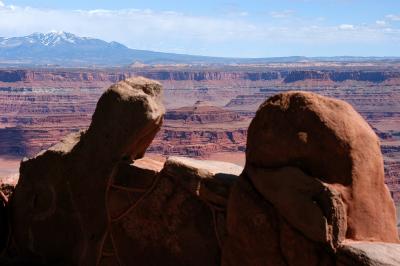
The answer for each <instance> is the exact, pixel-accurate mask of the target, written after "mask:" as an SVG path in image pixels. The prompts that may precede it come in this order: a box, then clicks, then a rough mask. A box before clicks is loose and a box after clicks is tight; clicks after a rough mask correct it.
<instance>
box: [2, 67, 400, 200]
mask: <svg viewBox="0 0 400 266" xmlns="http://www.w3.org/2000/svg"><path fill="white" fill-rule="evenodd" d="M399 73H400V71H398V70H396V68H395V67H391V68H382V67H379V68H378V67H377V68H376V69H375V70H374V67H373V66H372V67H369V68H361V69H358V68H354V67H352V68H345V69H302V68H300V69H297V68H293V67H292V68H287V69H285V68H284V67H282V66H281V67H279V68H276V69H273V68H271V67H246V68H244V67H233V66H231V67H225V68H218V67H207V68H200V69H194V68H190V67H186V68H185V67H170V68H165V67H164V68H162V67H153V68H143V69H142V68H138V69H109V70H107V69H99V70H91V69H76V70H74V69H25V70H9V69H8V70H0V158H1V159H3V161H0V169H3V171H0V175H1V174H2V173H1V172H3V175H4V173H7V175H8V174H9V173H11V172H17V169H16V167H15V165H16V164H15V163H9V162H10V160H20V159H22V158H23V157H25V156H28V157H29V156H33V155H34V154H36V153H37V152H39V151H40V150H42V149H46V148H48V147H49V146H51V145H52V144H54V143H55V142H56V141H57V140H58V139H59V138H61V137H62V136H65V135H67V134H68V133H71V132H77V131H79V130H82V129H84V128H86V127H87V126H88V125H89V123H90V119H91V116H92V114H93V112H94V109H95V106H96V102H97V100H98V99H99V97H100V95H101V93H102V92H103V91H104V89H105V88H106V87H108V86H109V85H110V84H111V83H114V82H116V81H118V80H122V79H125V78H129V77H131V76H137V75H143V76H147V77H151V78H154V79H157V80H159V81H160V82H162V84H163V85H164V88H165V89H164V104H165V106H166V108H167V113H166V116H165V123H164V125H163V127H162V129H161V131H160V132H159V133H158V134H157V136H156V138H155V140H154V141H153V144H152V145H151V146H150V148H149V152H150V153H151V154H153V155H154V156H156V157H157V158H160V159H162V157H165V156H168V155H184V156H191V157H200V158H209V159H218V160H219V159H221V160H226V161H230V162H235V163H238V164H241V165H243V164H244V150H245V148H246V141H245V140H246V137H247V127H248V125H249V123H250V119H251V118H253V117H254V115H255V112H256V110H257V108H258V106H259V105H260V104H261V103H262V102H263V101H264V100H265V99H266V98H268V97H270V96H271V95H273V94H277V93H280V92H284V91H291V90H305V91H310V92H316V93H319V94H321V95H325V96H330V97H334V98H339V99H342V100H345V101H347V102H350V103H351V104H352V105H353V106H354V107H355V108H356V110H357V111H358V112H360V113H361V115H362V116H363V117H364V118H365V119H366V120H367V121H368V122H369V123H370V125H371V126H372V127H373V128H374V130H375V132H376V133H377V134H378V135H379V137H380V139H381V142H382V152H383V154H384V160H385V171H386V182H387V184H388V185H389V187H390V189H391V191H392V193H393V197H394V198H395V200H396V201H397V202H400V133H399V132H400V100H399V99H400V81H399V79H398V76H399ZM197 101H203V102H206V103H207V105H208V106H209V107H207V108H204V104H203V105H202V106H200V109H199V108H197V109H195V108H196V106H197V105H198V104H196V102H197ZM200 105H201V104H200ZM197 107H198V106H197ZM3 162H4V163H3Z"/></svg>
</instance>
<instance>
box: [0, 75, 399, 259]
mask: <svg viewBox="0 0 400 266" xmlns="http://www.w3.org/2000/svg"><path fill="white" fill-rule="evenodd" d="M160 91H161V86H160V84H158V83H156V82H152V81H149V80H146V79H143V78H139V79H132V80H127V81H124V82H120V83H118V84H116V85H114V86H112V87H111V88H110V89H109V90H107V91H106V93H105V94H104V95H103V96H102V97H101V98H100V100H99V103H98V105H97V108H96V111H95V114H94V116H93V121H92V124H91V126H90V127H89V129H88V131H87V132H82V133H78V134H75V135H71V136H69V137H67V138H66V139H64V140H63V141H62V142H61V143H59V144H57V145H55V146H54V147H52V148H51V149H49V150H47V151H44V152H42V153H40V154H38V155H37V156H36V157H34V158H32V159H29V160H25V161H24V162H22V164H21V171H20V180H19V182H18V184H17V187H16V190H15V192H14V194H13V196H12V199H11V204H10V205H9V208H10V211H11V217H10V218H9V219H10V220H9V222H10V224H11V228H12V234H11V242H9V245H8V250H7V251H8V255H10V256H14V257H16V258H17V259H20V258H23V259H25V260H27V261H28V263H30V264H31V263H33V262H37V263H41V264H47V265H54V264H58V265H60V264H67V265H133V264H135V265H220V264H222V265H243V266H246V265H300V266H301V265H332V266H333V265H343V266H344V265H346V266H350V265H368V266H372V265H382V266H383V265H397V264H398V262H399V260H398V257H399V256H398V255H399V254H400V245H399V244H397V242H398V236H397V231H396V223H395V217H394V216H395V211H394V206H393V201H392V200H391V199H390V196H389V193H388V190H387V188H386V187H385V185H384V179H383V163H382V155H381V153H380V150H379V143H378V139H377V137H376V135H375V134H374V133H373V131H372V129H371V128H370V127H369V126H368V124H367V123H365V121H364V120H363V119H362V118H361V117H360V116H359V115H358V114H357V113H356V112H355V111H354V110H353V109H352V107H350V105H348V104H346V103H344V102H342V101H339V100H334V99H330V98H326V97H322V96H318V95H315V94H312V93H304V92H291V93H285V94H280V95H277V96H274V97H271V98H270V99H269V100H267V101H266V102H265V103H264V104H263V105H262V106H261V107H260V109H259V110H258V112H257V115H256V117H255V118H254V120H253V121H252V123H251V126H250V128H249V135H248V140H247V147H248V148H247V151H246V166H245V169H244V171H243V172H242V169H241V168H240V167H237V166H234V165H232V164H227V163H221V162H211V161H203V162H202V161H196V160H192V159H185V158H169V159H168V160H167V161H166V162H165V164H164V166H162V164H161V163H158V162H154V161H152V160H148V159H147V160H137V159H138V158H140V157H142V156H143V155H144V152H145V150H146V149H147V147H148V146H149V144H150V142H151V141H152V139H153V138H154V136H155V133H156V132H157V130H159V128H160V126H161V121H162V116H163V107H162V105H161V103H160V94H161V92H160ZM206 117H207V116H206ZM131 160H136V161H135V162H134V164H130V162H131ZM241 172H242V173H241ZM240 173H241V175H240V177H239V176H238V175H239V174H240ZM0 210H1V209H0ZM5 219H7V218H4V216H1V213H0V221H2V222H4V220H5ZM0 228H4V226H3V227H0ZM3 239H4V238H3ZM354 240H358V242H354ZM368 241H375V242H368ZM376 241H381V242H385V243H379V242H376ZM54 243H57V245H55V244H54ZM389 243H392V244H389ZM377 251H380V252H381V253H377ZM2 259H5V258H0V262H2ZM7 263H8V262H7Z"/></svg>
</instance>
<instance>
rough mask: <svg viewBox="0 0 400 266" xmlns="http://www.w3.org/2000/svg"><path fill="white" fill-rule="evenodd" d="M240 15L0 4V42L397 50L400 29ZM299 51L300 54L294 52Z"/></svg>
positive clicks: (197, 50)
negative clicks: (26, 38)
mask: <svg viewBox="0 0 400 266" xmlns="http://www.w3.org/2000/svg"><path fill="white" fill-rule="evenodd" d="M0 1H1V0H0ZM0 3H3V2H0ZM240 12H243V13H242V14H241V16H240V14H239V15H235V16H229V15H226V16H221V17H220V18H217V17H208V16H193V15H187V14H182V13H177V12H174V11H154V10H150V9H144V10H141V9H121V10H106V9H94V10H58V9H39V8H31V7H16V6H10V5H7V4H5V5H4V4H3V6H1V7H0V36H4V37H11V36H23V35H28V34H31V33H32V32H49V31H51V30H57V31H68V32H72V33H75V34H77V35H80V36H87V37H95V38H101V39H104V40H106V41H118V42H121V43H123V44H125V45H127V46H129V47H131V48H137V49H146V50H156V51H166V52H177V53H190V54H204V55H215V56H269V55H283V54H282V53H283V52H282V53H281V54H280V53H278V52H275V51H280V50H281V49H286V50H285V53H286V55H287V54H292V55H293V54H305V55H306V53H305V52H304V51H306V49H308V50H309V51H314V50H315V49H314V48H315V45H320V46H321V47H331V46H332V45H336V46H338V45H343V46H346V47H347V46H348V47H357V45H356V44H364V43H368V44H374V43H380V42H387V43H391V44H398V43H399V40H400V32H399V29H397V28H390V29H389V28H388V27H387V26H385V27H383V26H381V27H378V24H380V23H378V22H376V23H372V24H371V25H352V24H341V25H327V22H326V21H321V20H316V19H313V20H309V21H307V20H300V19H293V20H292V19H291V20H286V19H275V18H284V17H285V16H286V17H288V16H291V15H293V13H294V11H292V10H286V11H284V12H283V13H282V12H281V13H277V12H276V13H274V14H271V16H273V18H271V17H269V18H268V17H266V18H265V19H264V20H263V21H261V20H257V22H255V21H254V20H252V17H251V16H247V15H248V14H247V13H246V12H245V11H240ZM349 44H350V45H349ZM282 47H286V48H282ZM297 47H303V50H301V49H300V48H299V49H298V51H299V52H296V51H297V50H295V49H297ZM321 49H322V48H321ZM308 50H307V51H308ZM328 52H330V50H329V48H327V49H326V53H328Z"/></svg>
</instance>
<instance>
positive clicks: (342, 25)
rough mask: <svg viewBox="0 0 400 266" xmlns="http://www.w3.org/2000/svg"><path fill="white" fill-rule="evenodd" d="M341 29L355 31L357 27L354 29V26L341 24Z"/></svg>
mask: <svg viewBox="0 0 400 266" xmlns="http://www.w3.org/2000/svg"><path fill="white" fill-rule="evenodd" d="M339 29H341V30H354V29H355V27H354V25H351V24H341V25H339Z"/></svg>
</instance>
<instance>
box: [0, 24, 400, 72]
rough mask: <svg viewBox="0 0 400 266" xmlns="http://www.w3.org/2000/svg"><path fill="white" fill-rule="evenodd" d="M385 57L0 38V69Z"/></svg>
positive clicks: (58, 35) (70, 37)
mask: <svg viewBox="0 0 400 266" xmlns="http://www.w3.org/2000/svg"><path fill="white" fill-rule="evenodd" d="M395 59H398V58H394V57H393V58H389V57H386V58H385V57H348V56H343V57H313V58H308V57H302V56H291V57H272V58H222V57H208V56H194V55H184V54H173V53H162V52H153V51H146V50H136V49H130V48H128V47H126V46H124V45H123V44H120V43H118V42H106V41H103V40H100V39H94V38H88V37H79V36H76V35H74V34H72V33H68V32H50V33H45V34H44V33H33V34H31V35H28V36H24V37H11V38H2V37H0V65H14V66H15V65H16V66H19V65H31V66H32V65H33V66H40V65H41V66H43V65H59V66H93V65H96V66H125V65H130V64H132V63H134V62H140V63H144V64H178V63H187V64H257V63H260V64H262V63H273V62H301V61H367V60H395Z"/></svg>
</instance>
